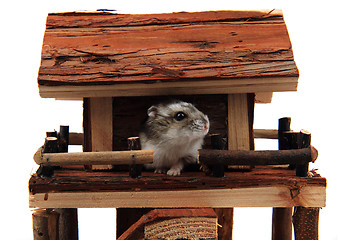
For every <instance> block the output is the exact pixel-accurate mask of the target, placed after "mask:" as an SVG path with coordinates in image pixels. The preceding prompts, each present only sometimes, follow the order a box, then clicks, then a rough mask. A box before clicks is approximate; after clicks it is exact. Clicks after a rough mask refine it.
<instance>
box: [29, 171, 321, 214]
mask: <svg viewBox="0 0 360 240" xmlns="http://www.w3.org/2000/svg"><path fill="white" fill-rule="evenodd" d="M29 188H30V207H38V208H95V207H96V208H119V207H122V208H124V207H125V208H127V207H129V208H142V207H147V208H163V207H169V208H170V207H171V208H173V207H175V208H184V207H216V208H223V207H292V206H304V207H324V206H325V189H326V179H325V178H322V177H312V178H310V177H297V176H295V171H293V170H287V169H284V168H275V167H256V168H255V169H253V170H252V171H251V172H226V173H225V177H223V178H216V177H211V176H205V174H204V173H202V172H185V173H183V174H182V175H181V176H178V177H171V176H167V175H162V174H154V173H150V172H143V177H141V178H137V179H133V178H130V177H128V172H86V171H75V170H66V171H65V170H57V171H55V176H54V177H51V178H40V177H38V176H36V175H33V176H32V177H31V179H30V181H29Z"/></svg>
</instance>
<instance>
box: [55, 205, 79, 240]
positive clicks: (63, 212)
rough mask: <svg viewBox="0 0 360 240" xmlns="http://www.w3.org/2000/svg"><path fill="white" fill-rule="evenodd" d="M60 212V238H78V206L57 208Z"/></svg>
mask: <svg viewBox="0 0 360 240" xmlns="http://www.w3.org/2000/svg"><path fill="white" fill-rule="evenodd" d="M55 211H56V212H57V213H59V240H78V239H79V230H78V214H77V212H78V211H77V208H57V209H55Z"/></svg>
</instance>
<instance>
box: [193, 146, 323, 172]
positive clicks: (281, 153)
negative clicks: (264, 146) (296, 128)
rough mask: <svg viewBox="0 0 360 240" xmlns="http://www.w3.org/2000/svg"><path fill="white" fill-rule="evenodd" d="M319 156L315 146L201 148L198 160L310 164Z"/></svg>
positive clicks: (239, 163) (205, 161)
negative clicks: (296, 147) (257, 149)
mask: <svg viewBox="0 0 360 240" xmlns="http://www.w3.org/2000/svg"><path fill="white" fill-rule="evenodd" d="M317 157H318V151H317V150H316V148H315V147H313V146H311V147H308V148H303V149H293V150H264V151H252V150H248V151H245V150H243V151H231V150H210V149H200V150H199V156H198V162H199V163H202V164H206V165H217V164H224V165H250V164H252V165H256V166H259V165H286V164H290V163H293V164H308V163H309V162H315V160H316V159H317ZM302 177H303V176H302Z"/></svg>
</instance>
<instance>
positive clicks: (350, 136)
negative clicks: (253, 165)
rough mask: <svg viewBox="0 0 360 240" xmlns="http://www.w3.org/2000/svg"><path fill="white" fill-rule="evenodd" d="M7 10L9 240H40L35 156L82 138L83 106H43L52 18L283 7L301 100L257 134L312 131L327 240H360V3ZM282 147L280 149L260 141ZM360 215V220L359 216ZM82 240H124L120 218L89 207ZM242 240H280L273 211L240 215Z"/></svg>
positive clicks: (4, 97) (276, 100) (263, 120)
mask: <svg viewBox="0 0 360 240" xmlns="http://www.w3.org/2000/svg"><path fill="white" fill-rule="evenodd" d="M4 2H5V1H3V2H2V3H0V6H1V8H0V9H1V13H0V20H1V21H0V24H1V28H0V31H1V35H0V47H1V51H0V63H1V64H0V69H1V71H0V79H1V81H0V84H1V87H0V91H1V92H0V98H1V99H0V100H1V101H0V104H1V105H0V106H1V108H0V111H1V115H0V121H1V124H0V129H1V130H0V141H1V144H0V150H1V155H0V156H1V173H0V178H1V179H0V191H1V193H0V199H1V201H0V203H1V214H0V219H1V223H0V239H32V221H31V209H29V208H28V189H27V184H28V180H29V177H30V174H31V173H32V172H34V171H35V170H36V166H35V164H34V163H33V160H32V155H33V153H34V152H35V151H36V149H37V148H38V147H39V146H40V145H42V143H43V139H44V134H45V132H46V131H49V130H52V129H58V128H59V125H60V124H63V125H70V131H74V132H81V131H82V105H81V104H82V103H81V102H69V101H54V100H52V99H41V98H40V97H39V95H38V89H37V82H36V79H37V72H38V68H39V65H40V55H41V45H42V38H43V34H44V30H45V20H46V15H47V13H48V12H59V11H73V10H96V9H100V8H101V9H104V8H107V9H117V10H119V11H120V12H122V13H151V12H173V11H204V10H244V9H273V8H279V9H283V12H284V16H285V21H286V23H287V27H288V31H289V34H290V38H291V41H292V44H293V50H294V54H295V61H296V63H297V66H298V68H299V70H300V79H299V86H298V91H297V92H289V93H275V94H274V97H273V101H272V103H271V104H264V105H256V109H255V128H277V119H278V118H281V117H285V116H289V117H292V128H293V129H294V130H300V129H302V128H304V129H307V130H309V131H310V132H311V133H312V144H313V145H314V146H316V147H317V148H318V150H319V153H320V155H319V158H318V161H317V163H316V164H314V165H311V168H318V169H319V172H320V173H321V174H322V175H323V176H325V177H327V179H328V188H327V207H326V208H323V209H322V210H321V217H320V239H321V240H331V239H344V240H345V239H360V236H359V232H358V227H359V223H358V216H359V214H360V208H359V207H358V206H357V204H358V202H359V201H358V196H359V194H358V192H359V191H358V183H359V166H360V163H359V162H360V161H359V160H360V157H359V155H358V152H357V150H358V147H359V146H358V141H357V140H358V138H359V137H358V136H359V127H358V124H359V116H360V114H359V110H358V109H359V107H358V105H359V97H358V94H359V92H358V89H359V84H358V82H359V80H360V79H359V74H358V70H359V68H360V64H359V54H360V51H359V46H358V44H359V36H360V31H359V28H360V26H359V23H360V22H359V20H358V15H359V14H358V4H356V1H346V0H343V1H320V0H319V1H314V0H313V1H296V2H295V1H244V2H243V1H236V2H235V1H226V0H222V1H194V0H193V1H187V0H183V1H155V0H153V1H142V2H140V1H135V0H133V1H56V3H51V1H11V3H9V2H10V1H6V3H4ZM256 146H257V148H268V149H270V148H273V149H276V147H277V145H276V142H271V141H261V142H260V141H257V143H256ZM355 216H357V217H356V218H355V219H354V218H353V217H355ZM79 222H80V223H79V225H80V239H81V240H84V239H115V210H113V209H100V210H99V209H92V210H87V209H80V210H79ZM234 239H236V240H237V239H271V209H270V208H259V209H236V214H235V225H234Z"/></svg>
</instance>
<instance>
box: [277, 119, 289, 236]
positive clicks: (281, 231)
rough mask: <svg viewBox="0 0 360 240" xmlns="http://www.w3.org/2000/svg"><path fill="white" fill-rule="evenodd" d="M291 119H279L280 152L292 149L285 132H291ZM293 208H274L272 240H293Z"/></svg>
mask: <svg viewBox="0 0 360 240" xmlns="http://www.w3.org/2000/svg"><path fill="white" fill-rule="evenodd" d="M290 123H291V118H281V119H279V126H278V139H279V140H278V142H279V150H286V149H290V145H289V144H290V143H289V141H288V139H287V138H286V137H285V132H288V131H290ZM291 216H292V208H273V216H272V240H291V239H292V225H291Z"/></svg>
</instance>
